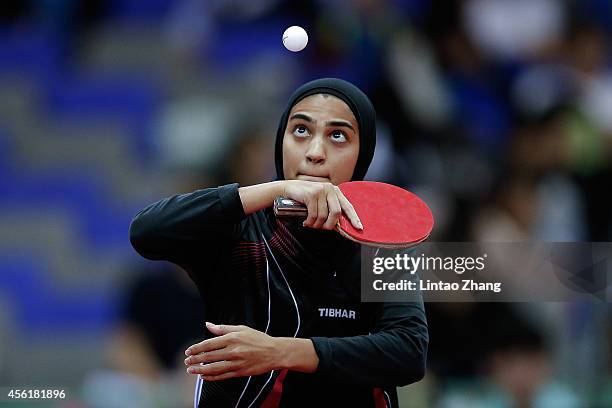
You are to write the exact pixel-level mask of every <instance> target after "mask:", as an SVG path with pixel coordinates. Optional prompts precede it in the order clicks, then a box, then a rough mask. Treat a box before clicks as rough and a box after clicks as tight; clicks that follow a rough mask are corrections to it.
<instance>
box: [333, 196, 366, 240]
mask: <svg viewBox="0 0 612 408" xmlns="http://www.w3.org/2000/svg"><path fill="white" fill-rule="evenodd" d="M337 192H338V200H339V201H340V206H341V207H342V212H343V213H345V214H346V216H347V217H348V219H349V221H351V224H352V225H353V227H355V228H357V229H359V230H362V229H363V225H362V224H361V220H360V219H359V216H358V215H357V212H356V211H355V208H353V204H351V202H350V201H349V200H348V199H347V198H346V197H345V196H344V194H342V191H340V189H339V188H337Z"/></svg>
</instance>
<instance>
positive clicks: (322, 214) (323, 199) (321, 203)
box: [312, 194, 329, 228]
mask: <svg viewBox="0 0 612 408" xmlns="http://www.w3.org/2000/svg"><path fill="white" fill-rule="evenodd" d="M317 208H318V210H317V218H316V219H315V223H314V224H313V225H312V228H321V227H322V226H323V224H325V221H326V220H327V216H328V215H329V209H328V207H327V194H320V195H319V196H318V199H317Z"/></svg>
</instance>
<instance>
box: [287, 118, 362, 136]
mask: <svg viewBox="0 0 612 408" xmlns="http://www.w3.org/2000/svg"><path fill="white" fill-rule="evenodd" d="M293 119H302V120H305V121H306V122H309V123H316V122H317V121H316V120H314V119H313V118H312V117H310V116H308V115H306V114H304V113H294V114H293V115H291V117H290V118H289V120H293ZM325 126H338V127H347V128H349V129H351V130H352V131H353V132H355V128H354V127H353V125H351V123H350V122H348V121H345V120H340V119H333V120H328V121H327V122H325Z"/></svg>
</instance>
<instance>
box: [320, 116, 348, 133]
mask: <svg viewBox="0 0 612 408" xmlns="http://www.w3.org/2000/svg"><path fill="white" fill-rule="evenodd" d="M325 126H339V127H347V128H349V129H351V130H352V131H353V132H354V131H355V128H353V125H351V124H350V122H346V121H344V120H338V119H336V120H328V121H327V122H325Z"/></svg>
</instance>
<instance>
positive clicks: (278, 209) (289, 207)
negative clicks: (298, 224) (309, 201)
mask: <svg viewBox="0 0 612 408" xmlns="http://www.w3.org/2000/svg"><path fill="white" fill-rule="evenodd" d="M274 215H276V216H277V217H304V218H305V217H306V216H308V208H307V207H306V206H305V205H304V204H302V203H300V202H298V201H295V200H292V199H290V198H286V197H276V199H275V200H274Z"/></svg>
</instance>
